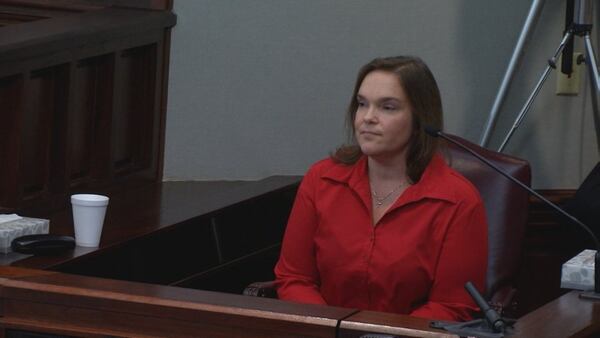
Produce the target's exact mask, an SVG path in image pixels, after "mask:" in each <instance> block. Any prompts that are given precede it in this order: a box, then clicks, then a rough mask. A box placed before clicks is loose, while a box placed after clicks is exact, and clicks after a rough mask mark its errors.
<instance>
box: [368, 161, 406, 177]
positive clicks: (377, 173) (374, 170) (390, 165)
mask: <svg viewBox="0 0 600 338" xmlns="http://www.w3.org/2000/svg"><path fill="white" fill-rule="evenodd" d="M367 161H368V165H369V178H370V179H371V180H372V181H373V180H375V181H381V182H395V181H404V180H408V179H409V178H408V175H407V172H406V158H405V157H404V156H396V157H371V156H369V157H368V160H367Z"/></svg>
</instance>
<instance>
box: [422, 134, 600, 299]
mask: <svg viewBox="0 0 600 338" xmlns="http://www.w3.org/2000/svg"><path fill="white" fill-rule="evenodd" d="M425 132H426V133H427V134H428V135H430V136H433V137H441V138H443V139H444V140H446V141H448V142H450V143H453V144H455V145H456V146H458V147H460V148H461V149H463V150H465V151H467V152H468V153H470V154H471V155H473V156H475V157H476V158H477V159H478V160H480V161H481V162H483V163H485V164H486V165H488V166H489V167H490V168H492V169H494V170H495V171H496V172H498V173H499V174H501V175H502V176H504V177H506V178H507V179H509V180H510V181H512V182H513V183H515V184H517V185H518V186H520V187H521V188H523V189H525V190H527V192H529V193H530V194H532V195H533V196H535V197H537V198H538V199H539V200H540V201H542V202H544V204H546V205H548V206H550V207H552V209H554V210H555V211H556V212H558V213H559V214H561V215H563V216H564V217H566V218H567V219H569V220H570V221H571V222H573V223H575V224H577V225H578V226H579V227H581V228H582V229H583V230H585V231H586V232H587V233H588V234H589V235H590V237H591V238H592V240H593V241H594V246H595V247H596V255H595V256H594V293H593V294H580V297H583V298H590V299H596V300H600V273H597V271H598V266H600V242H599V241H598V238H597V237H596V235H595V234H594V232H593V231H592V230H591V229H590V228H589V227H588V226H587V225H585V224H583V223H582V222H581V221H579V220H578V219H577V218H575V217H574V216H572V215H571V214H569V213H568V212H566V211H565V210H563V209H561V208H560V207H559V206H558V205H556V204H554V203H552V202H550V201H549V200H548V199H546V198H545V197H544V196H542V195H540V194H538V193H537V192H536V191H535V190H533V189H531V188H530V187H528V186H526V185H525V184H523V183H522V182H521V181H519V180H517V179H516V178H514V177H512V176H511V175H510V174H508V173H507V172H505V171H504V170H502V169H500V168H498V167H497V166H496V165H494V164H493V163H491V162H490V161H488V160H487V159H486V158H485V157H483V156H481V155H479V154H478V153H477V152H475V151H474V150H473V149H471V148H469V147H467V146H466V145H464V144H462V143H460V142H459V141H457V140H455V139H453V138H452V137H450V136H449V135H448V134H446V133H444V132H442V131H441V130H439V129H436V128H432V127H429V126H425Z"/></svg>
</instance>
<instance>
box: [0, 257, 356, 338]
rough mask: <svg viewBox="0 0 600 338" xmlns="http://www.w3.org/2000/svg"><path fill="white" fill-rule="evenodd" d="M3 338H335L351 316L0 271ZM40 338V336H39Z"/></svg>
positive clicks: (33, 272) (274, 302)
mask: <svg viewBox="0 0 600 338" xmlns="http://www.w3.org/2000/svg"><path fill="white" fill-rule="evenodd" d="M0 276H2V277H3V278H0V287H1V290H2V316H1V317H0V326H1V327H2V328H3V329H4V330H6V331H5V332H4V334H3V335H2V336H3V337H4V336H7V337H10V336H11V335H12V334H13V333H15V331H17V332H18V333H21V332H22V331H25V332H43V333H49V334H58V335H69V336H86V337H99V336H114V337H131V336H146V337H148V336H154V337H216V338H218V337H223V338H225V337H227V338H229V337H335V335H336V326H337V324H338V322H339V320H341V319H342V318H345V317H348V316H349V315H351V314H352V313H355V312H356V310H353V309H342V308H334V307H326V306H316V305H306V304H291V303H285V302H281V301H277V300H273V299H265V298H256V297H248V296H239V295H229V294H224V293H217V292H209V291H199V290H189V289H183V288H177V287H169V286H157V285H150V284H142V283H132V282H125V281H115V280H106V279H99V278H91V277H82V276H75V275H67V274H62V273H56V272H48V271H40V270H24V269H19V268H10V267H2V268H0ZM36 337H39V336H36Z"/></svg>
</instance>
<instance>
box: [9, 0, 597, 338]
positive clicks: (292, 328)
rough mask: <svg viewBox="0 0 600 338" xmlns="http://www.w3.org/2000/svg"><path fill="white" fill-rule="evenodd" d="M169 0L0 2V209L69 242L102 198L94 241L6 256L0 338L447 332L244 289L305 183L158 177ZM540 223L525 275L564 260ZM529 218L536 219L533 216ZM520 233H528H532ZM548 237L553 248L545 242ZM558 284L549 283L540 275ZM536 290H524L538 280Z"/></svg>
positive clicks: (549, 309)
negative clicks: (45, 225) (86, 195)
mask: <svg viewBox="0 0 600 338" xmlns="http://www.w3.org/2000/svg"><path fill="white" fill-rule="evenodd" d="M171 9H172V3H171V1H169V0H52V1H49V0H0V26H1V27H0V109H2V114H1V116H0V134H1V135H3V137H2V138H0V159H2V161H4V162H3V163H2V165H1V166H0V212H2V213H12V212H16V213H19V214H21V215H24V216H29V217H42V218H48V219H50V232H51V233H54V234H59V235H69V236H72V235H73V223H72V217H71V214H70V212H71V210H70V207H69V204H68V201H69V196H70V195H71V194H73V193H77V192H97V193H103V194H106V195H108V196H109V197H110V199H111V200H110V205H109V208H108V211H107V216H106V220H105V225H104V229H103V233H102V240H101V244H100V247H99V248H83V247H76V248H75V250H73V251H70V252H66V253H63V254H59V255H54V256H24V255H19V254H16V253H10V254H7V255H0V337H21V338H22V337H56V336H85V337H100V336H103V337H105V336H163V337H191V336H193V337H360V336H362V335H363V334H364V333H387V334H393V335H398V336H406V337H447V336H450V335H448V334H447V333H445V332H441V331H438V330H433V329H430V328H429V321H428V320H425V319H419V318H412V317H408V316H402V315H394V314H386V313H376V312H369V311H359V310H356V309H345V308H335V307H327V306H315V305H306V304H295V303H288V302H283V301H278V300H274V299H262V298H254V297H248V296H242V295H240V294H241V292H242V289H243V287H244V286H246V285H248V284H249V283H250V282H254V281H260V280H270V279H272V278H273V275H272V268H273V265H274V263H275V261H276V259H277V257H278V254H279V245H280V242H281V238H282V235H283V231H284V226H285V223H286V220H287V216H288V214H289V211H290V207H291V203H292V200H293V198H294V195H295V191H296V189H297V185H298V182H299V179H300V178H299V177H270V178H267V179H264V180H261V181H257V182H161V179H162V164H163V149H164V133H165V120H166V96H167V95H166V94H167V78H168V65H169V48H170V47H169V46H170V30H171V27H173V26H174V25H175V22H176V17H175V15H174V14H173V13H172V12H171ZM536 212H538V213H539V214H540V215H541V216H536V215H538V214H534V217H533V218H534V220H532V222H533V223H532V224H533V226H532V227H531V229H533V233H532V234H529V235H528V236H529V237H531V240H530V244H533V245H529V246H528V249H526V251H527V250H529V251H527V252H528V253H527V254H526V258H525V266H526V267H528V268H530V267H538V266H542V265H543V264H539V263H540V262H552V264H551V266H552V269H550V271H549V272H548V271H544V273H542V274H540V276H541V277H537V278H538V279H539V278H542V279H549V278H550V279H552V280H554V279H555V277H556V271H554V270H555V269H554V268H555V267H559V266H560V265H559V264H560V262H561V260H562V259H563V258H564V257H566V256H568V255H571V254H572V252H571V251H570V250H571V248H566V249H565V250H563V251H564V252H563V251H561V252H560V253H559V254H554V253H553V252H550V253H549V252H548V250H546V248H547V247H548V246H549V245H550V246H552V245H554V243H555V242H556V238H555V237H557V238H560V237H561V236H562V232H561V231H562V230H561V229H560V227H557V226H556V225H555V224H552V225H551V227H553V228H550V229H552V231H551V234H552V236H555V237H552V236H550V237H542V238H541V239H542V241H541V242H540V240H539V239H540V237H539V236H537V235H536V233H543V234H547V232H545V230H546V229H549V225H548V222H547V221H546V220H545V218H544V217H545V216H544V215H543V212H539V210H538V211H536ZM536 222H537V223H536ZM528 231H529V230H528ZM548 243H549V245H548ZM524 276H526V278H524V280H523V282H522V284H523V285H525V286H526V287H524V288H522V290H525V292H524V294H525V296H524V297H522V301H521V305H522V308H524V309H526V311H527V312H529V311H530V310H533V309H536V310H535V311H533V312H531V313H529V314H526V315H524V316H523V317H521V318H520V319H519V321H518V324H517V333H516V334H515V335H514V337H544V336H551V337H567V336H577V337H585V336H591V335H592V334H594V333H596V332H598V331H600V330H599V326H598V325H599V322H600V320H599V319H598V315H597V313H600V308H598V306H600V305H597V304H596V303H592V302H589V301H581V300H579V299H578V298H577V295H576V293H575V292H571V293H567V294H565V295H562V296H561V297H560V298H558V299H556V300H554V301H552V302H550V303H549V304H546V305H544V306H542V307H541V308H539V309H537V308H538V307H539V305H541V304H543V303H545V302H547V301H548V300H549V299H553V298H556V297H557V296H560V295H561V293H559V292H557V291H556V289H557V287H554V286H552V287H551V288H550V289H551V290H550V291H549V292H546V293H544V294H543V295H541V296H539V297H538V298H536V297H528V295H529V294H533V293H535V291H536V287H537V285H541V284H533V285H530V284H528V282H529V281H533V282H535V280H536V279H534V278H530V277H531V276H529V275H528V274H527V273H525V274H524ZM549 276H551V277H549ZM533 282H532V283H533Z"/></svg>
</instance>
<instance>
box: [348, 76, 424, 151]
mask: <svg viewBox="0 0 600 338" xmlns="http://www.w3.org/2000/svg"><path fill="white" fill-rule="evenodd" d="M356 100H357V101H358V108H357V110H356V116H355V118H354V130H355V136H356V140H357V141H358V145H359V146H360V149H361V150H362V152H363V153H364V154H365V155H367V156H370V157H374V158H381V159H384V158H396V157H399V156H400V157H403V158H404V159H406V153H407V151H408V146H409V144H410V141H411V136H412V134H413V113H412V107H411V104H410V102H409V100H408V97H407V96H406V93H405V92H404V89H403V88H402V86H401V85H400V83H399V81H398V79H397V78H396V75H394V74H392V73H389V72H385V71H380V70H376V71H373V72H371V73H369V74H367V76H366V77H365V78H364V80H363V82H362V83H361V85H360V88H359V90H358V93H357V97H356Z"/></svg>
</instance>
